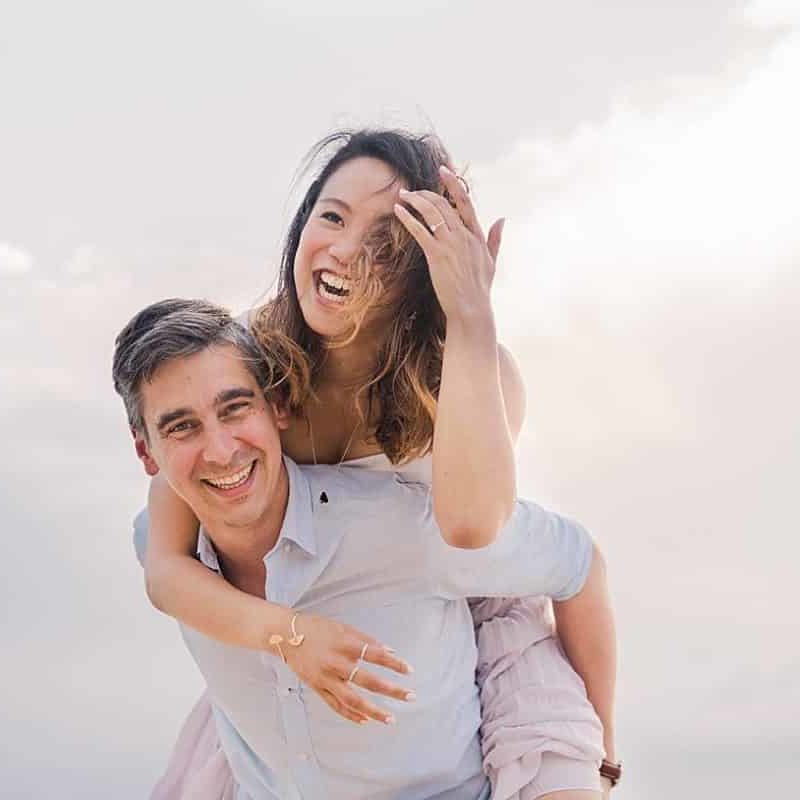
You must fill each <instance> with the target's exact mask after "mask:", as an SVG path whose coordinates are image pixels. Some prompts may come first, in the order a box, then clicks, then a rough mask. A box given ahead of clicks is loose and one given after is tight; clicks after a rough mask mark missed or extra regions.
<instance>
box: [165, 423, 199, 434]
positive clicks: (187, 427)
mask: <svg viewBox="0 0 800 800" xmlns="http://www.w3.org/2000/svg"><path fill="white" fill-rule="evenodd" d="M192 430H194V423H193V422H189V421H188V420H187V421H185V422H179V423H177V424H176V425H173V426H172V427H171V428H170V429H169V430H168V431H167V435H168V436H172V434H173V433H188V432H189V431H192Z"/></svg>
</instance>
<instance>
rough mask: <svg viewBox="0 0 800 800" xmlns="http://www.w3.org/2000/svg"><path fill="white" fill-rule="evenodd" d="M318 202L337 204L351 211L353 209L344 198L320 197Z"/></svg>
mask: <svg viewBox="0 0 800 800" xmlns="http://www.w3.org/2000/svg"><path fill="white" fill-rule="evenodd" d="M319 202H320V203H332V204H333V205H335V206H339V207H340V208H343V209H344V210H345V211H352V210H353V209H351V208H350V206H349V205H347V203H345V201H344V200H340V199H339V198H338V197H320V199H319Z"/></svg>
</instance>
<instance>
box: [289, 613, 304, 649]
mask: <svg viewBox="0 0 800 800" xmlns="http://www.w3.org/2000/svg"><path fill="white" fill-rule="evenodd" d="M299 616H300V614H297V613H295V615H294V616H293V617H292V621H291V623H290V627H291V629H292V638H291V639H289V644H290V645H291V646H292V647H300V645H301V644H303V640H304V639H305V638H306V637H305V634H303V633H298V632H297V628H295V627H294V623H295V622H296V621H297V618H298V617H299Z"/></svg>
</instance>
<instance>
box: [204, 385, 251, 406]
mask: <svg viewBox="0 0 800 800" xmlns="http://www.w3.org/2000/svg"><path fill="white" fill-rule="evenodd" d="M255 396H256V393H255V392H254V391H253V390H252V389H247V388H246V387H244V386H234V387H233V388H232V389H224V390H223V391H221V392H220V393H219V394H218V395H217V396H216V397H215V398H214V405H215V406H221V405H222V404H223V403H230V401H231V400H238V399H239V398H241V397H246V398H248V399H249V400H252V399H253V398H254V397H255Z"/></svg>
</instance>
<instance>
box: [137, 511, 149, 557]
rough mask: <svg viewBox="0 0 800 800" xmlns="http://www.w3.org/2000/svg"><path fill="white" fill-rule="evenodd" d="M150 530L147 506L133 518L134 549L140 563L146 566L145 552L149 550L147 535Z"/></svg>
mask: <svg viewBox="0 0 800 800" xmlns="http://www.w3.org/2000/svg"><path fill="white" fill-rule="evenodd" d="M149 532H150V516H149V514H148V513H147V508H146V507H145V508H143V509H142V510H141V511H140V512H139V513H138V514H137V515H136V516H135V517H134V518H133V549H134V550H135V551H136V558H137V559H138V561H139V564H140V565H141V566H142V567H143V566H144V554H145V552H146V550H147V536H148V534H149Z"/></svg>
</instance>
